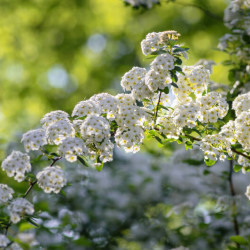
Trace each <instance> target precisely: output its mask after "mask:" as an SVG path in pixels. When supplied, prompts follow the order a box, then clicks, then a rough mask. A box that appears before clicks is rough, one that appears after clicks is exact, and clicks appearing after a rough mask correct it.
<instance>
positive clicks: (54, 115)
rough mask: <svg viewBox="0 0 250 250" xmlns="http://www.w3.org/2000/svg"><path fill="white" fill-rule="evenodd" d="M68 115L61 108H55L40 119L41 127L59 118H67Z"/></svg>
mask: <svg viewBox="0 0 250 250" xmlns="http://www.w3.org/2000/svg"><path fill="white" fill-rule="evenodd" d="M68 117H69V115H68V114H67V113H66V112H64V111H62V110H56V111H52V112H50V113H47V114H46V115H45V116H44V117H43V118H42V119H41V124H42V125H43V127H45V128H47V127H48V126H50V125H51V124H53V123H55V122H57V121H59V120H66V119H68Z"/></svg>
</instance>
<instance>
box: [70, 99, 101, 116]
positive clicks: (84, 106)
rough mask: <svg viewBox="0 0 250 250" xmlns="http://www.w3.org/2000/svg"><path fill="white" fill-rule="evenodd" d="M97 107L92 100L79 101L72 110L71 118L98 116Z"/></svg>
mask: <svg viewBox="0 0 250 250" xmlns="http://www.w3.org/2000/svg"><path fill="white" fill-rule="evenodd" d="M99 114H100V110H99V107H98V105H97V104H96V102H95V101H93V100H86V101H81V102H79V103H78V104H76V106H75V107H74V109H73V112H72V116H77V117H84V116H87V115H99Z"/></svg>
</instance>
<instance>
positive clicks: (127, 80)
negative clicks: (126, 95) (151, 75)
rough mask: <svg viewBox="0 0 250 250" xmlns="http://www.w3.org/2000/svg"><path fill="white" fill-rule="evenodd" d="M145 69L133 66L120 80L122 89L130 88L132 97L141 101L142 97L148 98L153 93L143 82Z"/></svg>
mask: <svg viewBox="0 0 250 250" xmlns="http://www.w3.org/2000/svg"><path fill="white" fill-rule="evenodd" d="M146 72H147V70H146V69H144V68H139V67H133V68H132V69H131V70H130V71H128V72H127V73H126V74H125V75H124V76H123V77H122V80H121V86H122V87H123V89H124V90H131V91H132V96H133V97H134V99H137V100H139V101H141V100H142V99H143V98H150V97H152V96H153V95H154V93H153V92H152V91H151V90H150V89H149V88H148V86H147V85H146V83H145V75H146Z"/></svg>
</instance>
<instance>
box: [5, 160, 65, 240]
mask: <svg viewBox="0 0 250 250" xmlns="http://www.w3.org/2000/svg"><path fill="white" fill-rule="evenodd" d="M61 159H62V157H58V158H55V159H52V163H51V164H50V165H49V166H50V167H52V166H53V165H54V164H55V163H56V162H57V161H59V160H61ZM36 183H37V179H36V180H34V181H33V182H30V185H29V187H28V189H27V190H26V192H25V193H24V195H23V196H22V197H23V198H26V196H27V195H28V194H29V193H30V191H31V190H32V188H33V187H34V186H35V185H36ZM11 225H12V222H11V221H10V222H9V224H8V225H7V226H6V227H5V232H4V234H5V235H7V233H8V229H9V227H10V226H11Z"/></svg>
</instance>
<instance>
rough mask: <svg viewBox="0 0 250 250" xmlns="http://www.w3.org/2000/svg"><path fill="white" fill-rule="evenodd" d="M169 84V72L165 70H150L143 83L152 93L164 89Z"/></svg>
mask: <svg viewBox="0 0 250 250" xmlns="http://www.w3.org/2000/svg"><path fill="white" fill-rule="evenodd" d="M171 82H172V81H171V77H170V75H169V72H168V71H166V70H161V69H158V70H155V69H153V68H152V69H150V70H149V71H148V72H147V74H146V76H145V83H146V85H147V86H148V88H149V89H150V90H151V91H152V92H154V91H156V90H157V89H164V88H166V87H167V86H168V85H169V84H170V83H171Z"/></svg>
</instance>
